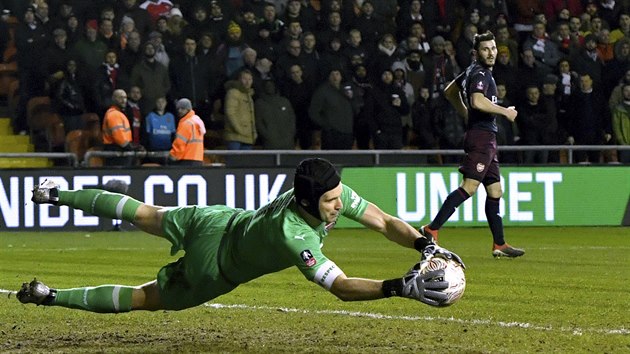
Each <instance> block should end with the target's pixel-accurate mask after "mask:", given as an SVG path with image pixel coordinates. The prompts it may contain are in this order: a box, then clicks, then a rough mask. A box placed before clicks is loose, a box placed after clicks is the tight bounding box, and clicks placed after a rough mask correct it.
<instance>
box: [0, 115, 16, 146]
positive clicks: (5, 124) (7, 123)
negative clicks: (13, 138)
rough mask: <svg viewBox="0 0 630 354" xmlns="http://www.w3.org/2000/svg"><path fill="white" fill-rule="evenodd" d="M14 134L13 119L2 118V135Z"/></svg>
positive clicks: (0, 129) (0, 124)
mask: <svg viewBox="0 0 630 354" xmlns="http://www.w3.org/2000/svg"><path fill="white" fill-rule="evenodd" d="M12 134H13V128H12V127H11V119H9V118H0V135H12ZM0 142H1V140H0Z"/></svg>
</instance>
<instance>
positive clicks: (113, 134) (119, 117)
mask: <svg viewBox="0 0 630 354" xmlns="http://www.w3.org/2000/svg"><path fill="white" fill-rule="evenodd" d="M126 105H127V93H125V91H124V90H114V93H113V94H112V106H111V107H110V108H109V109H108V110H107V112H106V113H105V117H104V118H103V127H102V133H103V150H105V151H133V150H137V148H136V146H134V145H133V144H132V143H131V127H130V125H129V119H127V116H125V113H123V109H124V108H125V106H126ZM133 162H134V158H133V156H131V157H111V158H106V159H105V165H107V166H131V165H133Z"/></svg>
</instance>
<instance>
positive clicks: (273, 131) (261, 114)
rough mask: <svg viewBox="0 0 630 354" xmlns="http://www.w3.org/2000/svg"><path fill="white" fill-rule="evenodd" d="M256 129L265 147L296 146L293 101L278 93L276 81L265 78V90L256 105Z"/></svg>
mask: <svg viewBox="0 0 630 354" xmlns="http://www.w3.org/2000/svg"><path fill="white" fill-rule="evenodd" d="M254 111H255V112H256V131H257V132H258V134H259V136H260V139H261V142H262V146H263V149H267V150H293V149H294V148H295V112H294V111H293V107H292V106H291V102H289V100H288V99H287V98H286V97H284V96H280V94H278V90H277V89H276V83H275V82H274V81H273V80H265V81H264V83H263V92H262V94H261V95H260V98H258V99H257V100H256V103H255V105H254Z"/></svg>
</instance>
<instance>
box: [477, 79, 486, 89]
mask: <svg viewBox="0 0 630 354" xmlns="http://www.w3.org/2000/svg"><path fill="white" fill-rule="evenodd" d="M476 87H477V90H483V87H484V86H483V81H479V82H478V83H477V86H476Z"/></svg>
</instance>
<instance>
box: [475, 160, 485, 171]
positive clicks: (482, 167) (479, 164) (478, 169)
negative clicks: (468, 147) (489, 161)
mask: <svg viewBox="0 0 630 354" xmlns="http://www.w3.org/2000/svg"><path fill="white" fill-rule="evenodd" d="M485 168H486V165H484V164H482V163H481V162H479V163H478V164H477V172H483V170H484V169H485Z"/></svg>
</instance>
